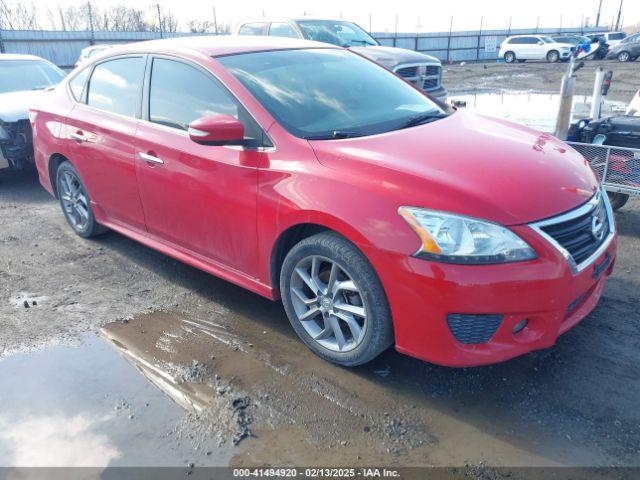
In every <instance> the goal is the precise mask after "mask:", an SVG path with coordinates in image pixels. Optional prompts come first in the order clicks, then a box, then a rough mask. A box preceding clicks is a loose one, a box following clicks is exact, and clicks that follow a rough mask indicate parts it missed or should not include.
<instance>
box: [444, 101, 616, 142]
mask: <svg viewBox="0 0 640 480" xmlns="http://www.w3.org/2000/svg"><path fill="white" fill-rule="evenodd" d="M450 99H451V100H455V101H464V102H466V104H467V105H466V107H465V109H466V110H469V111H474V112H477V113H481V114H484V115H490V116H492V117H498V118H504V119H507V120H511V121H513V122H516V123H520V124H523V125H526V126H528V127H531V128H535V129H536V130H540V131H543V132H550V133H551V132H553V130H554V129H555V125H556V116H557V113H558V106H559V102H560V95H559V94H550V93H530V92H481V93H465V94H459V95H456V94H451V95H450ZM624 106H626V104H625V103H624V102H616V101H610V100H605V101H604V103H603V106H602V115H603V116H605V115H611V114H613V113H615V110H616V109H619V108H622V107H624ZM590 109H591V97H590V96H586V95H576V96H574V97H573V118H574V121H575V120H578V119H580V118H585V117H588V116H589V111H590Z"/></svg>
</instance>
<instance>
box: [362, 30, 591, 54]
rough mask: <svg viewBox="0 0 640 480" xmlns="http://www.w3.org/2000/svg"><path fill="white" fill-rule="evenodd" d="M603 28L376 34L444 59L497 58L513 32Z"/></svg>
mask: <svg viewBox="0 0 640 480" xmlns="http://www.w3.org/2000/svg"><path fill="white" fill-rule="evenodd" d="M601 31H603V29H602V28H583V29H579V28H540V29H513V30H507V29H504V30H482V31H480V30H475V31H465V32H451V33H449V32H442V33H421V34H419V35H416V34H415V33H398V34H397V35H396V34H393V33H373V37H374V38H375V39H376V40H378V41H379V42H380V43H381V44H382V45H387V46H390V47H400V48H408V49H410V50H417V51H419V52H422V53H426V54H428V55H433V56H434V57H437V58H439V59H440V60H442V61H443V62H447V61H451V62H460V61H476V60H496V59H497V58H498V49H499V48H500V43H502V41H504V39H505V38H507V37H509V36H511V35H558V34H560V33H571V34H579V35H582V34H586V33H592V32H601ZM494 39H495V46H496V49H495V51H487V50H486V49H485V42H487V41H488V43H489V44H492V43H494V42H493V40H494Z"/></svg>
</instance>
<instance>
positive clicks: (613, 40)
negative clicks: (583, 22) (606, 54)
mask: <svg viewBox="0 0 640 480" xmlns="http://www.w3.org/2000/svg"><path fill="white" fill-rule="evenodd" d="M626 36H627V34H626V33H624V32H600V33H588V34H586V35H585V37H588V38H590V39H592V40H598V39H600V38H602V39H604V41H605V43H607V44H608V45H609V47H611V48H613V47H615V46H616V45H618V44H619V43H620V42H621V41H622V40H624V39H625V38H626Z"/></svg>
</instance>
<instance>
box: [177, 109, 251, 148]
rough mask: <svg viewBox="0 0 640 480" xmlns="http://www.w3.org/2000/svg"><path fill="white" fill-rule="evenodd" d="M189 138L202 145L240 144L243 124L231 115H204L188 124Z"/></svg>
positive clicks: (242, 139) (242, 136) (242, 140)
mask: <svg viewBox="0 0 640 480" xmlns="http://www.w3.org/2000/svg"><path fill="white" fill-rule="evenodd" d="M189 138H190V139H191V140H192V141H194V142H196V143H200V144H202V145H242V144H243V143H244V125H242V123H240V121H239V120H238V119H237V118H236V117H233V116H231V115H206V116H204V117H201V118H198V119H197V120H194V121H193V122H191V123H190V124H189Z"/></svg>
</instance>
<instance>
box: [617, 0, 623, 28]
mask: <svg viewBox="0 0 640 480" xmlns="http://www.w3.org/2000/svg"><path fill="white" fill-rule="evenodd" d="M623 1H624V0H620V6H619V7H618V18H617V19H616V30H618V29H619V28H620V16H621V15H622V2H623Z"/></svg>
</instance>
